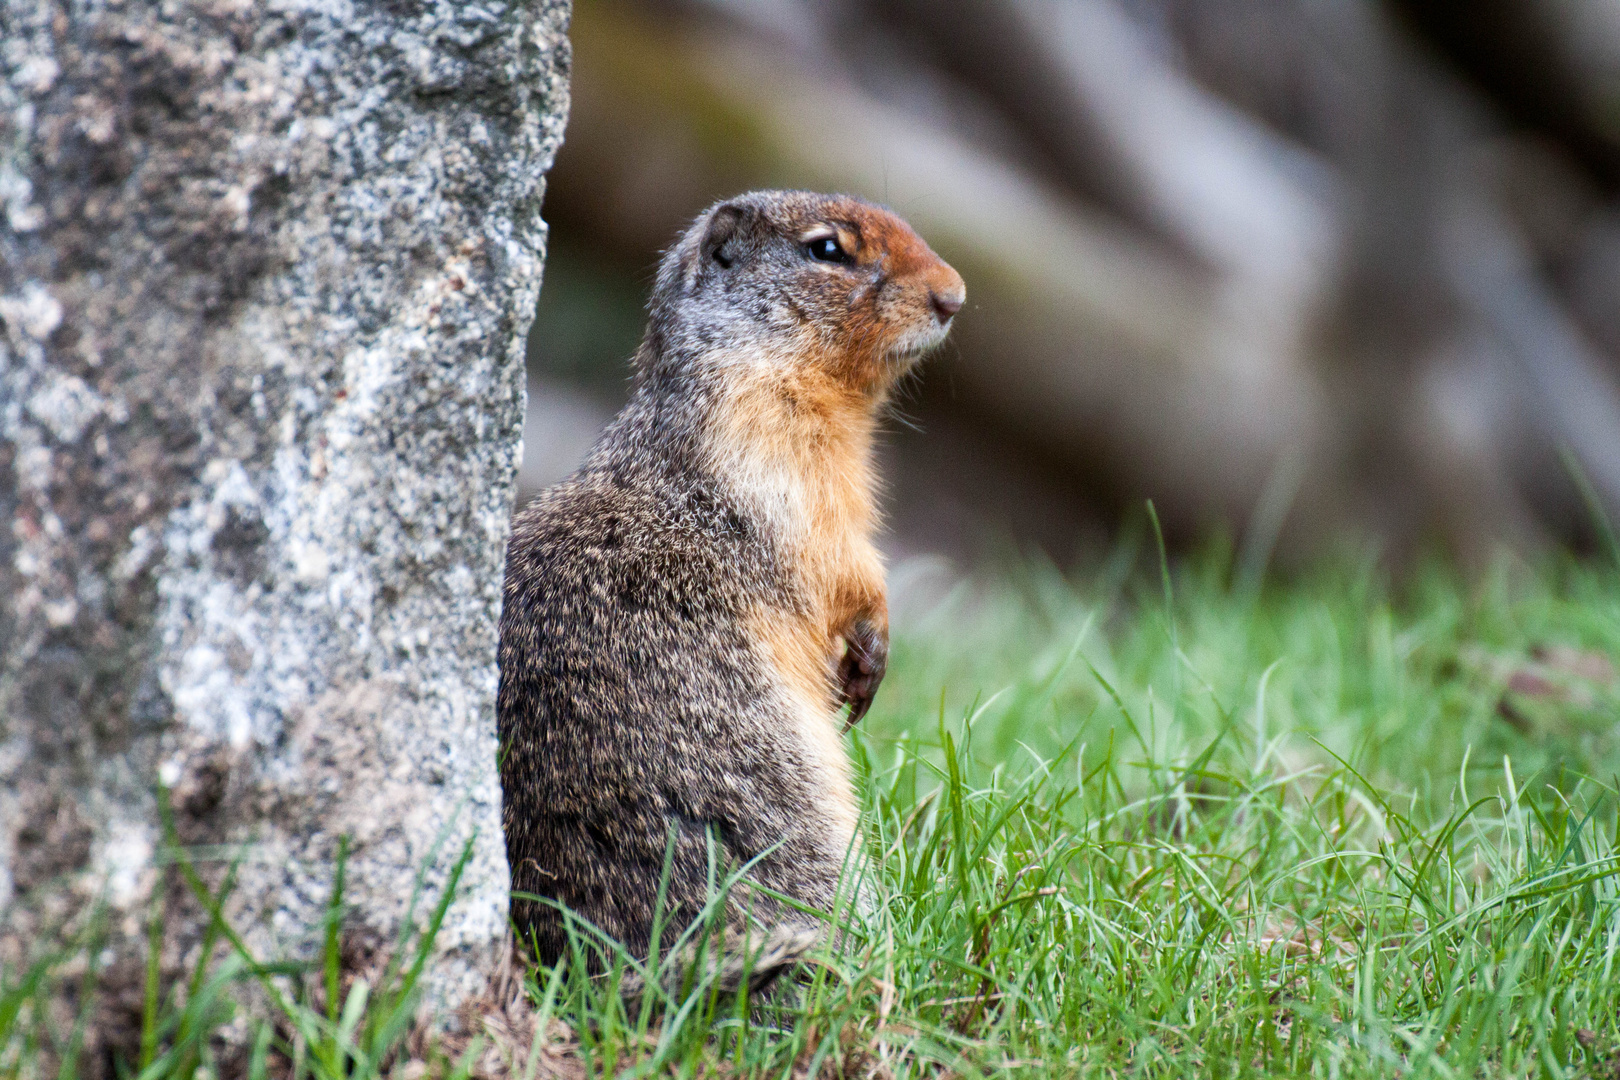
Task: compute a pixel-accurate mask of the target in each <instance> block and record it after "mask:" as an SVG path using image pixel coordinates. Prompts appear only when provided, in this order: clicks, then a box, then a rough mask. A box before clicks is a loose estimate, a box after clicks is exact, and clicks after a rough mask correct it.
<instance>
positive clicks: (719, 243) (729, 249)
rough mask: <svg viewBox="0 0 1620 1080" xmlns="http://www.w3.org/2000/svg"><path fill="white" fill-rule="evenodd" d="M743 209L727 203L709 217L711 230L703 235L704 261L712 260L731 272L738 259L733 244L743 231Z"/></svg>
mask: <svg viewBox="0 0 1620 1080" xmlns="http://www.w3.org/2000/svg"><path fill="white" fill-rule="evenodd" d="M743 215H744V211H743V208H742V207H740V206H735V205H732V204H731V203H727V204H726V205H724V206H720V207H717V208H716V209H715V211H714V213H712V214H710V215H709V229H708V231H707V232H706V233H704V234H703V261H704V262H705V263H707V262H710V261H711V260H712V261H713V262H715V263H718V264H719V265H720V267H721V269H725V270H729V269H730V268H731V264H732V262H733V261H735V259H736V251H735V245H734V244H733V243H732V241H733V240H735V239H736V238H737V234H738V233H740V232H741V231H742V224H743Z"/></svg>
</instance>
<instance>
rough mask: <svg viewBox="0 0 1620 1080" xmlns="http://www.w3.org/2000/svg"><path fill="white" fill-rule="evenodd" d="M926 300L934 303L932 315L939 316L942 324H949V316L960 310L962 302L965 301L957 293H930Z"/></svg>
mask: <svg viewBox="0 0 1620 1080" xmlns="http://www.w3.org/2000/svg"><path fill="white" fill-rule="evenodd" d="M928 298H929V299H930V300H932V301H933V302H934V313H935V314H936V315H938V316H939V321H940V322H942V323H948V322H950V321H951V316H952V315H955V314H956V313H957V312H958V311H961V310H962V301H963V300H965V299H966V297H964V296H963V295H962V294H961V293H959V292H951V293H943V294H941V293H937V292H930V293H929V294H928Z"/></svg>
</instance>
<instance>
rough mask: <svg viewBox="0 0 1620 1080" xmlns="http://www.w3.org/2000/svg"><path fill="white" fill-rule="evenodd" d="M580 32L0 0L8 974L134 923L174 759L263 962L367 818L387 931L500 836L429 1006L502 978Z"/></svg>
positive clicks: (1, 931) (400, 12)
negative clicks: (526, 372)
mask: <svg viewBox="0 0 1620 1080" xmlns="http://www.w3.org/2000/svg"><path fill="white" fill-rule="evenodd" d="M567 21H568V4H567V2H566V0H533V2H530V0H483V2H476V3H469V2H466V0H406V2H390V3H384V2H376V3H367V2H358V0H356V2H346V0H303V2H287V3H271V4H250V3H247V2H244V0H214V2H206V0H190V2H186V0H179V2H175V3H164V4H150V3H136V2H126V3H116V2H113V0H105V2H103V0H89V2H85V3H72V4H68V3H62V2H50V0H0V912H3V919H0V961H3V962H5V963H8V964H10V963H13V962H15V960H17V959H20V958H21V957H22V956H23V955H25V954H26V953H27V952H28V951H29V950H30V949H31V948H33V947H35V946H36V945H38V944H39V943H38V942H35V941H33V940H32V938H33V935H35V934H36V933H37V932H38V931H39V929H40V928H41V927H42V926H45V925H47V924H49V923H51V922H53V921H55V920H56V919H58V918H61V917H67V916H70V915H72V914H73V913H74V912H76V911H82V909H83V907H84V901H86V900H87V899H89V898H91V897H93V896H96V895H103V896H106V897H107V898H108V899H109V900H110V901H111V903H112V905H113V908H112V910H113V912H114V919H113V923H112V925H113V928H114V935H115V937H114V941H115V944H117V942H119V941H120V940H123V939H122V938H121V937H120V936H119V935H123V934H126V933H138V932H139V925H140V924H139V919H140V918H144V911H145V910H146V909H145V907H144V905H145V903H146V898H147V897H148V895H149V894H150V891H151V888H152V885H153V882H154V881H155V880H156V879H155V874H154V871H153V869H152V861H151V857H152V854H153V852H154V849H155V847H156V846H157V845H158V844H159V843H160V841H161V838H162V837H161V831H160V825H159V817H158V814H157V808H156V803H155V800H154V797H153V792H154V781H155V780H156V779H157V778H158V777H159V776H160V775H161V776H162V777H163V779H164V780H165V781H166V782H167V783H168V784H169V786H170V787H171V788H172V789H173V793H174V794H173V800H174V806H175V810H176V822H177V826H178V828H179V829H180V831H181V833H182V835H183V836H184V837H185V838H186V839H188V840H192V841H196V842H205V841H206V842H240V841H251V842H252V847H251V849H250V854H249V856H248V858H247V860H246V862H245V863H244V864H243V866H242V868H241V871H240V878H239V884H238V887H237V891H236V893H235V895H234V898H233V901H232V915H233V918H235V919H236V920H237V921H238V922H239V924H240V925H241V926H242V928H243V929H244V930H245V931H247V932H248V940H249V941H250V942H251V943H253V944H254V945H255V946H256V947H258V948H260V949H262V950H264V952H265V953H266V954H270V953H274V952H285V951H298V950H299V949H301V948H304V947H305V945H306V939H307V933H308V931H309V930H310V928H311V927H312V926H314V925H315V924H316V922H317V920H318V918H319V913H320V909H321V906H322V904H323V902H324V900H325V897H326V895H327V893H328V891H329V889H330V883H331V857H332V854H333V851H334V847H335V843H336V838H337V836H338V835H339V834H340V833H348V834H350V835H351V836H352V838H353V855H352V859H351V864H350V871H349V881H350V885H349V899H350V900H351V901H352V902H353V903H354V905H355V908H354V911H355V914H354V918H353V919H352V920H351V925H350V927H349V931H348V939H349V940H350V941H351V942H353V943H354V944H353V946H352V951H353V952H355V954H356V955H363V954H364V953H366V951H367V950H368V949H369V948H371V947H374V946H377V945H379V944H386V943H387V942H390V941H391V940H392V939H393V935H394V932H395V929H396V927H397V926H398V924H399V920H400V919H401V918H402V917H403V915H404V912H405V906H406V903H407V901H408V900H409V898H410V896H411V893H412V886H413V883H414V875H415V873H416V871H417V870H418V868H419V867H420V866H421V865H422V864H423V863H424V861H425V860H426V859H427V858H428V856H429V855H430V852H431V851H432V849H433V847H434V845H435V844H436V843H438V844H440V845H441V847H440V852H439V858H438V860H437V862H436V863H435V865H434V868H433V869H432V871H431V872H430V873H429V876H428V878H427V882H426V893H425V895H426V896H427V897H428V899H429V901H431V898H432V896H433V895H434V894H435V893H436V891H437V888H438V887H439V886H440V885H442V883H443V881H444V878H445V874H446V872H447V871H448V869H449V867H450V864H451V862H452V861H453V859H454V856H455V855H456V853H457V852H458V851H459V850H460V849H461V846H462V844H463V843H464V842H465V840H466V838H467V837H468V836H469V835H471V834H472V833H473V832H474V831H475V830H476V833H477V840H476V842H475V844H474V848H473V855H472V860H471V862H470V863H469V865H468V867H467V870H466V875H465V877H464V878H463V880H462V885H461V895H460V900H459V902H458V903H457V905H456V907H455V908H454V909H453V911H452V914H451V917H450V919H449V921H448V922H447V923H446V926H445V930H444V932H443V933H442V934H441V939H440V944H441V946H442V947H443V948H444V949H445V950H446V953H447V955H446V958H445V960H444V962H442V963H440V964H437V965H435V967H434V969H433V970H434V978H435V979H436V980H437V982H436V999H435V1000H437V1001H438V1002H439V1003H440V1004H441V1005H450V1004H453V1003H455V1002H457V1001H459V1000H461V999H463V998H465V997H467V996H468V995H470V994H475V993H477V992H478V991H480V990H481V989H482V987H483V985H484V977H485V974H486V972H487V971H488V969H489V965H490V964H491V962H492V961H493V960H494V958H495V957H496V955H497V950H498V949H499V947H500V942H501V939H502V935H503V932H504V930H505V924H506V907H507V870H506V865H505V860H504V858H503V857H502V850H501V831H500V823H499V818H498V812H499V798H500V793H499V789H498V786H497V779H496V775H495V770H494V761H495V746H496V743H495V722H494V711H493V705H494V698H495V692H496V668H495V646H496V618H497V611H498V608H499V604H500V591H499V584H500V580H501V559H502V552H503V548H504V545H505V540H506V533H507V521H508V514H509V511H510V508H511V498H512V483H513V474H514V470H515V467H516V464H517V457H518V449H519V441H520V430H521V423H522V416H523V402H522V394H523V380H522V373H523V369H522V351H523V342H524V338H525V335H526V333H527V330H528V327H529V324H530V319H531V315H532V312H533V309H534V302H535V297H536V294H537V290H538V288H539V284H540V268H541V259H542V256H543V254H544V243H545V227H544V224H543V223H542V222H541V220H540V216H539V212H540V200H541V195H542V192H543V174H544V171H545V170H546V168H548V167H549V165H550V162H551V158H552V155H553V153H554V152H555V150H556V147H557V145H558V143H559V141H560V137H561V132H562V126H563V122H564V120H565V117H566V112H567V74H568V66H569V53H568V44H567V40H566V31H567ZM171 899H173V900H174V903H173V904H172V905H171V916H170V918H171V921H172V922H173V923H174V929H175V933H174V940H175V942H176V943H177V944H176V945H175V946H174V948H173V950H171V954H170V955H169V956H167V957H166V960H165V962H166V964H170V965H171V966H173V965H178V964H182V963H183V962H184V961H185V956H184V955H183V954H184V950H185V948H186V947H187V942H188V941H191V942H194V941H195V937H194V936H190V937H188V931H187V925H188V924H187V922H186V920H187V918H193V919H194V918H195V912H194V911H192V912H190V913H189V914H188V913H187V912H186V909H185V908H184V906H183V904H181V902H180V899H179V897H178V896H177V895H176V894H174V893H173V892H171ZM126 916H128V917H127V918H126ZM191 925H193V926H194V925H195V924H194V923H193V924H191ZM132 955H133V954H132V953H130V952H129V951H127V950H119V949H115V955H114V958H113V963H112V965H111V966H110V967H109V968H108V972H109V975H108V978H109V979H110V980H112V981H113V982H115V983H116V981H117V978H118V973H119V971H121V970H123V967H127V966H128V964H129V963H130V962H132V961H131V956H132ZM133 963H135V964H136V967H137V969H138V965H139V958H138V956H137V957H135V959H134V960H133ZM121 965H122V966H123V967H121ZM107 1007H108V1008H109V1009H111V1010H113V1013H109V1014H108V1015H106V1016H104V1017H103V1018H102V1020H103V1024H104V1029H103V1030H105V1031H112V1032H113V1034H111V1035H108V1036H107V1038H108V1039H111V1040H116V1038H117V1037H118V1036H117V1031H116V1028H117V1025H118V1024H120V1023H123V1022H124V1021H126V1020H127V1019H128V1018H127V1017H120V1016H119V1015H116V1009H117V1007H118V1003H117V1000H116V994H115V995H114V996H113V999H112V1001H111V1004H109V1005H108V1006H107Z"/></svg>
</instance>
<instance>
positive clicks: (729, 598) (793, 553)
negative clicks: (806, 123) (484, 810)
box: [499, 191, 966, 965]
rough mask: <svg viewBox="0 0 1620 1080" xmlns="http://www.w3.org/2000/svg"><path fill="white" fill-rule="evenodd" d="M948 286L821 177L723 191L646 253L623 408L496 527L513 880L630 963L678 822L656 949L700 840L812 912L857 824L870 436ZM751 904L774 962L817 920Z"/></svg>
mask: <svg viewBox="0 0 1620 1080" xmlns="http://www.w3.org/2000/svg"><path fill="white" fill-rule="evenodd" d="M965 296H966V293H965V290H964V286H963V284H962V278H961V276H960V275H958V274H957V272H956V271H955V270H953V269H951V267H950V266H948V265H947V264H946V263H945V262H944V261H942V260H941V259H940V258H939V257H938V256H937V255H935V254H934V253H933V251H932V250H930V249H929V247H928V245H927V244H925V243H924V242H923V241H922V240H921V239H919V238H918V236H917V235H916V233H914V232H912V230H911V228H910V227H909V226H907V225H906V224H905V222H903V221H901V220H900V219H899V218H898V217H896V216H895V215H894V214H892V213H890V212H889V211H887V210H884V209H882V208H880V207H877V206H874V205H871V204H870V203H866V202H863V201H861V200H859V199H854V198H849V197H843V196H827V195H816V194H811V193H807V192H797V191H760V192H752V193H750V194H747V195H742V196H739V197H737V198H734V199H727V200H726V201H724V202H721V203H718V204H716V205H715V206H713V207H711V208H710V209H709V210H708V211H706V212H705V213H704V214H703V215H701V216H700V217H699V218H698V219H697V221H696V222H695V223H694V224H693V225H692V227H691V228H690V229H689V230H688V231H687V232H686V234H685V235H684V236H683V237H682V238H681V239H680V241H679V242H678V243H676V245H675V246H674V247H673V248H671V249H670V250H669V252H668V253H666V254H665V256H664V258H663V261H662V263H661V264H660V266H659V269H658V277H657V281H656V283H655V285H654V287H653V293H652V298H651V301H650V303H649V319H648V324H647V332H646V337H645V339H644V340H643V341H642V344H641V347H640V349H639V350H638V352H637V354H636V358H635V379H634V385H633V389H632V393H631V396H630V401H629V403H628V404H627V405H626V406H625V407H624V410H623V411H622V412H620V413H619V415H618V416H617V417H616V418H615V419H614V420H613V421H612V423H611V424H610V425H609V426H608V427H607V429H606V430H605V431H604V432H603V434H602V436H601V438H600V439H599V440H598V442H597V443H596V445H595V447H594V448H593V449H592V450H591V452H590V455H589V457H588V458H587V459H586V461H585V463H584V465H582V466H581V467H580V469H579V471H578V472H576V473H574V475H573V476H571V477H569V478H568V479H567V480H564V481H563V482H561V483H560V484H558V485H557V486H556V487H553V488H551V489H550V490H548V491H546V492H545V493H544V494H542V495H541V496H539V497H538V498H537V499H536V500H535V501H534V502H533V503H531V504H530V505H529V506H528V507H527V508H526V509H524V510H523V511H522V512H521V513H520V514H519V515H518V516H517V518H516V520H515V521H514V523H513V528H512V539H511V546H510V548H509V549H508V553H507V563H506V587H505V602H504V607H503V610H502V613H501V641H500V673H501V682H500V697H499V717H500V737H501V746H502V759H501V783H502V787H503V790H504V815H503V817H504V822H505V828H506V847H507V856H508V858H509V860H510V863H511V868H512V887H513V889H514V890H515V891H518V892H528V893H534V894H537V895H540V896H545V897H549V898H552V899H554V900H557V901H560V902H562V903H564V904H566V905H567V906H568V907H570V908H572V909H573V910H574V911H575V912H578V913H579V914H580V915H582V916H584V917H585V918H586V919H589V920H590V921H591V922H593V923H594V924H595V925H596V926H597V927H599V928H600V929H602V930H604V931H606V932H607V933H609V934H611V935H613V936H614V937H615V938H617V939H618V940H620V941H622V942H623V943H625V944H626V945H627V946H628V947H629V948H630V949H631V950H633V951H635V952H636V953H637V954H638V955H645V954H646V952H647V950H648V947H649V944H650V938H651V934H652V926H653V909H654V903H655V899H656V896H657V893H658V889H659V882H660V878H661V876H662V873H663V870H664V866H665V861H666V851H667V850H668V847H667V845H668V844H669V843H670V839H669V838H670V835H671V832H672V831H673V834H674V863H673V867H672V869H671V874H670V881H669V885H668V900H667V915H666V917H665V921H664V925H665V926H668V927H671V928H672V929H671V930H670V931H669V932H668V936H667V938H666V940H665V941H664V942H663V943H662V945H661V949H660V951H661V952H662V951H663V950H664V949H667V948H668V944H669V940H671V939H673V938H674V936H675V934H676V933H678V932H679V931H680V930H681V929H682V928H683V927H684V926H685V925H686V924H687V922H688V921H690V920H691V919H692V918H693V917H694V916H695V915H696V914H697V913H698V912H699V910H700V909H701V907H702V905H703V904H704V902H705V899H706V896H707V890H708V882H709V880H710V851H711V841H710V840H709V839H708V836H710V835H712V837H713V840H712V844H713V845H714V847H716V848H718V849H720V856H721V858H722V859H724V860H726V861H728V862H729V863H731V864H732V865H733V866H742V865H744V864H746V863H747V862H748V861H749V860H751V859H755V858H758V857H760V856H761V855H762V853H763V858H759V861H758V862H757V864H756V865H755V866H754V867H753V869H752V871H751V877H752V878H753V880H755V881H757V882H759V883H760V884H762V885H764V886H766V887H767V888H768V889H770V890H774V891H776V892H780V893H782V894H785V895H787V896H790V897H793V898H795V899H797V900H799V901H801V902H803V903H805V904H808V905H810V906H812V907H816V908H820V909H824V910H825V909H828V908H830V907H831V905H832V904H833V902H834V899H835V894H836V892H837V889H838V879H839V875H840V872H841V868H842V867H843V866H844V864H845V860H846V857H847V855H848V853H849V851H850V849H851V844H852V842H853V840H854V836H855V831H856V823H857V808H856V804H855V799H854V796H853V793H852V791H851V787H850V770H849V761H848V758H847V756H846V754H845V751H844V747H843V744H842V733H843V731H844V729H845V728H846V727H847V726H848V725H849V724H853V723H854V722H855V721H857V720H859V719H860V718H861V716H862V714H864V713H865V712H866V709H867V706H868V705H869V704H870V703H871V700H872V695H873V693H874V692H875V691H876V690H877V687H878V683H879V681H880V680H881V679H882V678H883V671H884V665H885V660H886V657H887V654H888V603H887V598H886V596H885V591H884V582H883V565H882V561H881V558H880V557H879V555H878V552H877V549H876V548H875V547H874V546H873V543H872V532H873V528H874V517H875V511H874V507H873V476H872V462H871V456H872V437H873V430H874V427H875V425H876V423H877V420H878V415H879V412H880V410H881V409H882V407H883V405H884V403H885V401H886V400H887V398H888V395H889V392H890V390H891V389H892V388H893V386H894V384H895V382H896V381H897V380H898V379H899V378H900V377H901V376H902V375H904V374H905V373H906V372H907V371H908V370H909V369H910V368H911V366H912V364H913V363H914V362H915V361H916V360H917V358H918V357H919V356H920V355H921V354H922V353H923V352H925V351H926V350H928V349H929V348H931V347H933V346H935V345H937V344H939V342H940V341H942V340H943V339H944V337H945V334H946V332H947V329H948V328H949V326H950V322H951V317H952V316H953V315H955V314H956V312H957V311H958V310H959V309H960V308H961V306H962V302H963V300H964V298H965ZM846 705H847V706H848V708H849V711H848V714H847V718H846V717H845V716H844V714H843V709H844V707H845V706H846ZM749 903H750V904H751V905H752V911H753V913H754V915H755V916H760V915H763V916H764V919H765V922H766V923H767V924H769V925H770V926H773V927H776V928H778V929H781V928H784V927H792V929H791V930H790V931H788V932H787V933H786V935H785V936H782V935H778V938H779V940H778V944H779V945H780V944H781V942H783V941H786V942H789V945H787V946H784V947H779V948H778V949H777V950H776V952H777V955H776V956H775V957H774V960H783V959H788V958H791V956H792V955H793V954H794V953H796V952H798V951H800V950H801V947H802V945H803V944H806V943H808V941H809V940H811V939H812V938H813V934H806V933H805V932H804V928H805V925H806V924H805V923H804V922H802V921H799V922H794V921H793V920H791V919H789V918H788V917H787V916H784V915H782V913H781V912H780V911H779V910H778V909H777V907H776V906H775V905H774V904H772V903H771V902H770V901H768V900H763V899H761V898H760V897H759V896H755V897H753V898H751V899H750V901H749ZM513 917H514V922H515V924H516V926H517V928H518V931H519V933H520V935H521V936H522V938H523V939H524V941H525V943H528V942H530V941H532V942H533V943H534V944H535V945H536V946H537V951H538V954H539V959H541V960H542V961H544V962H548V963H549V962H553V961H555V960H556V959H557V957H558V956H559V955H560V954H561V953H562V951H563V950H564V948H565V947H566V936H565V933H564V930H563V925H562V920H561V918H560V917H559V915H558V914H557V912H556V910H555V909H554V908H553V907H551V906H550V905H545V904H540V903H536V902H531V901H525V900H523V899H521V898H516V899H515V900H514V902H513ZM741 917H742V916H741V913H740V912H737V911H733V912H731V913H730V914H729V915H728V920H729V921H730V923H731V925H733V926H734V927H735V926H737V925H738V920H740V918H741ZM751 933H752V932H751ZM752 940H754V941H756V942H757V941H759V940H761V938H760V936H759V935H758V934H757V933H755V934H753V937H752ZM774 960H770V959H768V960H767V961H766V964H767V965H768V964H769V963H771V962H774Z"/></svg>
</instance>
